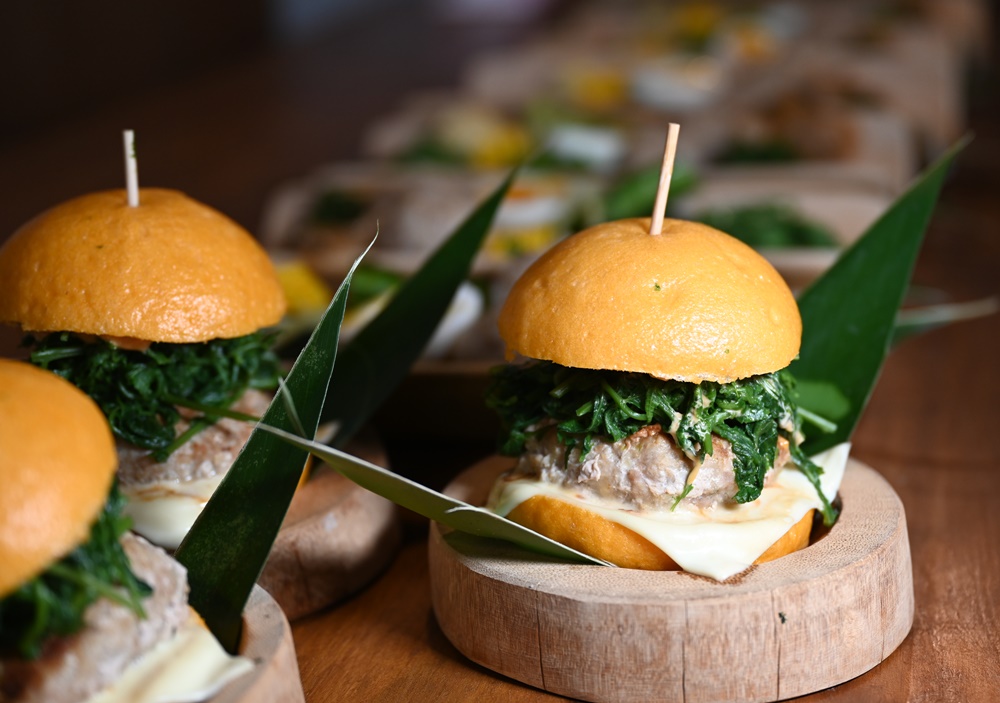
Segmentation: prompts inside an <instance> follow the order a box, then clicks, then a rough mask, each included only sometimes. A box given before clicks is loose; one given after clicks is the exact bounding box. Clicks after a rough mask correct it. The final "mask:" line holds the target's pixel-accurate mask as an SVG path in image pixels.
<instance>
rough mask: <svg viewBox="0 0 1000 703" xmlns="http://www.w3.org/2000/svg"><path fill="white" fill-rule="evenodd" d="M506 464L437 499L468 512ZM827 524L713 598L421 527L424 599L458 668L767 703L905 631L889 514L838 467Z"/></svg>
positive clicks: (905, 590)
mask: <svg viewBox="0 0 1000 703" xmlns="http://www.w3.org/2000/svg"><path fill="white" fill-rule="evenodd" d="M510 463H511V460H510V459H505V458H500V457H493V458H490V459H487V460H485V461H484V462H481V463H480V464H477V465H476V466H474V467H472V468H471V469H469V470H468V471H466V472H464V473H463V474H462V475H460V476H459V477H458V478H457V479H456V480H455V481H454V482H453V483H452V484H451V485H450V486H448V488H447V489H446V492H448V493H449V494H450V495H452V496H454V497H457V498H461V499H463V500H466V501H468V502H470V503H473V504H476V505H481V504H482V503H483V502H484V501H485V497H486V494H487V492H488V490H489V487H490V486H491V485H492V483H493V480H494V479H495V477H496V476H497V475H499V474H500V473H501V472H502V471H504V470H505V469H507V468H508V467H509V466H510ZM840 497H841V500H842V502H843V510H842V514H841V516H840V519H839V520H838V521H837V523H836V524H835V525H834V526H833V527H832V528H831V529H830V530H829V532H828V533H827V534H826V535H825V536H823V537H822V538H821V539H819V540H818V541H816V542H815V543H814V544H812V545H810V546H809V547H807V548H806V549H804V550H802V551H799V552H796V553H794V554H791V555H788V556H785V557H783V558H781V559H778V560H776V561H773V562H770V563H767V564H762V565H759V566H755V567H751V568H750V569H748V570H747V571H745V572H743V573H742V574H738V575H736V576H734V577H732V578H730V579H729V580H727V581H725V582H722V583H719V582H716V581H712V580H711V579H707V578H704V577H700V576H694V575H692V574H688V573H684V572H670V571H665V572H651V571H636V570H630V569H619V568H612V567H602V566H585V565H573V564H564V563H557V562H553V561H551V560H546V559H545V558H543V557H539V556H535V555H532V554H530V553H528V552H526V551H524V550H521V549H518V548H516V547H513V546H512V545H509V544H506V543H503V542H500V541H493V540H485V539H478V538H473V537H469V536H467V535H464V534H461V533H458V532H451V531H449V530H447V528H443V527H441V526H440V525H438V524H436V523H432V524H431V531H430V541H429V545H428V551H429V558H430V579H431V598H432V602H433V607H434V611H435V613H436V615H437V620H438V622H439V624H440V626H441V629H442V631H443V632H444V634H445V635H446V636H447V637H448V639H449V640H451V642H452V643H453V644H454V645H455V647H457V648H458V649H459V651H461V652H462V653H463V654H464V655H465V656H467V657H468V658H469V659H471V660H473V661H475V662H477V663H479V664H482V665H483V666H486V667H488V668H490V669H492V670H494V671H497V672H499V673H501V674H504V675H506V676H509V677H511V678H514V679H517V680H518V681H522V682H524V683H527V684H530V685H532V686H536V687H538V688H542V689H545V690H547V691H551V692H553V693H558V694H561V695H565V696H571V697H574V698H580V699H583V700H588V701H643V702H645V701H681V700H683V701H685V703H696V702H698V703H700V702H705V703H708V702H711V701H720V702H721V701H736V700H739V701H775V700H782V699H786V698H794V697H795V696H801V695H804V694H806V693H811V692H813V691H818V690H821V689H823V688H827V687H830V686H833V685H835V684H838V683H841V682H843V681H847V680H848V679H851V678H854V677H856V676H858V675H860V674H863V673H864V672H866V671H868V670H869V669H871V668H873V667H874V666H876V665H878V664H879V662H881V661H882V660H884V659H885V658H886V657H887V656H889V654H890V653H892V652H893V650H895V649H896V647H897V646H899V644H900V642H902V641H903V638H904V637H906V634H907V633H908V632H909V631H910V626H911V625H912V623H913V574H912V567H911V564H910V547H909V541H908V539H907V534H906V517H905V515H904V512H903V505H902V503H901V502H900V500H899V498H898V497H897V496H896V494H895V492H894V491H893V490H892V488H891V487H890V486H889V484H888V483H887V482H886V481H885V479H883V478H882V477H881V476H880V475H879V474H878V473H876V472H875V471H874V470H872V469H871V468H869V467H867V466H865V465H864V464H861V463H859V462H857V461H853V460H851V461H849V463H848V467H847V471H846V473H845V475H844V480H843V483H842V485H841V488H840Z"/></svg>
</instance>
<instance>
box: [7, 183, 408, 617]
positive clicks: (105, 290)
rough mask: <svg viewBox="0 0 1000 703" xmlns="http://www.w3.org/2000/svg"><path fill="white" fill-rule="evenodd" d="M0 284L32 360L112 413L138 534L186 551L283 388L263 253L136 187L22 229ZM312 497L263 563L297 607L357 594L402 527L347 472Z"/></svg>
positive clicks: (308, 490) (247, 239) (184, 201)
mask: <svg viewBox="0 0 1000 703" xmlns="http://www.w3.org/2000/svg"><path fill="white" fill-rule="evenodd" d="M130 186H131V184H130ZM133 199H134V203H133ZM0 289H2V295H0V323H8V324H14V325H17V326H19V328H20V329H21V330H22V331H23V332H24V333H26V335H27V337H26V343H27V347H28V353H29V359H30V361H31V362H32V363H33V364H35V365H37V366H40V367H42V368H46V369H49V370H51V371H53V372H55V373H57V374H59V375H60V376H62V377H64V378H66V379H67V380H69V381H70V382H71V383H73V384H75V385H76V386H77V387H79V388H80V389H81V390H83V391H84V392H85V393H87V394H88V395H89V396H90V397H91V398H93V399H94V400H95V402H96V403H97V404H98V406H99V407H100V408H101V410H102V411H103V412H104V414H105V416H106V417H107V418H108V420H109V422H110V424H111V427H112V430H113V431H114V435H115V440H116V449H117V455H118V473H117V477H118V482H119V485H120V486H121V490H122V493H123V494H124V496H125V497H126V498H127V500H128V502H127V503H126V505H125V508H124V511H125V514H126V515H127V516H129V517H130V518H131V519H132V523H133V529H134V530H135V531H136V532H138V533H139V534H141V535H142V536H144V537H145V538H147V539H149V540H150V541H151V542H153V543H155V544H158V545H160V546H161V547H163V548H165V549H168V550H173V549H176V548H177V547H178V545H179V544H180V543H181V541H182V539H183V538H184V535H185V534H187V532H188V530H189V529H190V528H191V525H192V524H193V523H194V521H195V519H196V518H197V517H198V515H199V514H200V513H201V511H202V509H203V507H204V506H205V504H206V503H207V502H208V500H209V498H210V497H211V496H212V494H213V493H214V492H215V489H216V488H217V487H218V485H219V484H220V483H221V482H222V480H223V478H224V477H225V475H226V473H227V472H228V471H229V468H230V467H231V466H232V463H233V461H235V459H236V457H237V455H238V454H239V452H240V450H241V449H242V447H243V445H244V444H245V443H246V441H247V439H248V438H249V436H250V433H251V432H252V430H253V423H254V422H255V421H256V419H257V418H258V417H259V416H260V415H261V414H262V413H263V412H264V411H265V410H266V409H267V407H268V404H269V403H270V400H271V395H270V391H271V390H272V389H274V388H275V387H277V385H278V380H279V374H280V368H279V360H278V357H277V355H276V354H275V353H274V351H273V350H272V349H271V341H272V339H273V335H272V334H270V332H269V331H268V328H269V327H271V326H273V325H275V324H276V323H278V322H279V321H280V320H281V318H282V315H283V314H284V312H285V308H286V303H285V296H284V293H283V291H282V287H281V284H280V282H279V279H278V277H277V275H276V273H275V270H274V266H273V265H272V263H271V261H270V260H269V258H268V256H267V254H266V252H265V251H264V250H263V249H262V248H261V247H260V245H259V244H257V242H256V241H254V239H253V237H252V236H251V235H250V234H249V233H248V232H247V231H246V230H244V229H243V228H242V227H240V226H239V225H237V224H236V223H235V222H233V221H232V220H230V219H229V218H227V217H225V216H224V215H222V214H221V213H219V212H217V211H215V210H213V209H212V208H210V207H208V206H206V205H203V204H202V203H199V202H197V201H195V200H193V199H191V198H189V197H188V196H186V195H184V194H183V193H180V192H177V191H173V190H165V189H158V188H143V189H141V190H140V189H138V187H137V186H136V187H135V188H134V192H133V189H132V188H131V187H130V188H129V189H125V190H112V191H105V192H100V193H91V194H88V195H83V196H80V197H77V198H74V199H71V200H69V201H67V202H64V203H62V204H59V205H57V206H55V207H53V208H51V209H49V210H48V211H46V212H44V213H42V214H40V215H39V216H37V217H35V218H34V219H33V220H31V221H30V222H28V223H26V224H25V225H24V226H22V227H21V228H20V229H19V230H18V231H17V232H15V233H14V235H13V236H11V237H10V239H9V240H8V241H7V242H5V243H4V245H3V247H0ZM301 491H302V493H303V495H302V496H301V498H298V499H297V500H296V503H301V505H296V504H295V503H293V506H292V514H291V515H290V516H289V519H288V521H287V523H286V526H287V527H288V528H289V533H288V534H287V535H286V536H285V537H284V538H281V539H279V540H278V542H277V544H276V546H275V554H274V565H273V566H269V567H268V568H267V569H266V571H265V583H267V584H269V585H270V586H271V587H273V588H275V589H276V591H277V593H276V594H275V596H276V598H277V600H278V601H279V603H281V605H282V606H283V607H284V606H287V607H288V608H290V612H289V615H290V617H296V616H298V615H302V614H304V613H306V612H312V611H313V610H315V609H318V608H320V607H323V606H325V605H328V604H330V603H331V602H333V601H334V600H336V599H338V598H340V597H342V596H344V595H346V594H347V593H350V592H353V591H354V590H356V589H357V588H359V587H360V586H361V585H362V584H363V583H364V582H366V581H367V580H368V579H370V578H371V577H372V576H373V575H374V574H375V573H377V571H378V569H379V568H381V567H382V566H384V564H385V563H386V562H387V561H388V560H389V559H391V557H392V555H393V553H394V552H393V549H392V546H393V545H394V544H395V541H396V537H395V535H396V530H397V528H396V524H395V513H394V510H393V507H392V504H391V503H390V502H389V501H386V500H384V499H382V498H379V497H377V496H374V495H372V494H369V493H368V492H367V491H364V490H363V489H360V488H358V487H356V486H354V485H353V484H350V483H349V482H347V481H342V480H337V479H334V478H332V477H329V476H326V477H319V478H318V479H317V480H316V481H309V482H306V481H304V482H303V484H302V487H301ZM310 530H311V531H312V532H313V533H314V535H313V536H311V537H310V536H308V534H307V533H308V532H309V531H310ZM286 550H287V553H285V552H286ZM314 570H315V571H314Z"/></svg>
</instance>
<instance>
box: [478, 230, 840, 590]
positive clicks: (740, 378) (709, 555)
mask: <svg viewBox="0 0 1000 703" xmlns="http://www.w3.org/2000/svg"><path fill="white" fill-rule="evenodd" d="M499 327H500V335H501V337H502V338H503V339H504V342H505V343H506V345H507V353H508V357H509V358H512V357H514V356H515V355H519V356H522V357H527V358H528V359H529V361H528V363H522V364H519V365H510V366H507V367H504V368H502V369H500V370H499V371H497V372H496V373H495V376H494V379H493V382H492V385H491V388H490V391H489V394H488V399H487V402H488V404H489V405H490V406H491V407H493V408H494V409H495V410H496V411H497V412H498V414H499V415H500V419H501V423H502V425H503V436H502V439H501V451H502V452H503V453H505V454H509V455H513V456H517V457H518V459H517V464H516V466H515V467H514V468H513V469H512V470H511V471H510V472H508V473H507V474H505V475H504V476H502V477H501V478H500V479H499V480H498V482H497V484H496V485H495V486H494V489H493V492H492V495H491V497H490V507H491V508H492V509H494V510H495V511H497V512H498V513H500V514H502V515H506V516H507V517H509V518H510V519H512V520H514V521H516V522H519V523H522V524H524V525H525V526H527V527H530V528H532V529H534V530H536V531H538V532H541V533H543V534H545V535H547V536H549V537H551V538H553V539H555V540H557V541H560V542H563V543H565V544H567V545H569V546H571V547H574V548H576V549H578V550H580V551H582V552H585V553H587V554H590V555H592V556H595V557H598V558H600V559H603V560H605V561H609V562H611V563H614V564H617V565H619V566H623V567H629V568H638V569H664V570H665V569H678V568H680V569H683V570H686V571H690V572H694V573H698V574H702V575H706V576H709V577H712V578H715V579H718V580H724V579H726V578H728V577H729V576H732V575H734V574H736V573H739V572H740V571H743V570H744V569H746V568H747V567H749V566H751V565H752V564H754V563H760V562H763V561H769V560H771V559H775V558H778V557H780V556H782V555H784V554H787V553H789V552H793V551H795V550H797V549H801V548H803V547H805V546H806V545H807V544H808V541H809V535H810V530H811V528H812V524H813V515H814V511H816V510H819V511H820V512H821V513H822V514H823V516H824V520H825V522H826V523H827V524H830V523H832V521H833V520H834V519H835V511H834V509H833V507H832V505H831V501H832V500H833V499H834V497H835V495H836V492H837V488H838V486H839V481H840V477H841V476H842V473H843V468H844V464H845V462H846V445H841V446H840V447H838V448H835V449H834V450H830V452H828V453H827V454H825V455H823V456H821V457H816V458H815V460H813V459H810V458H809V457H807V456H806V455H805V454H804V452H803V451H802V449H801V448H800V444H801V443H802V441H803V439H804V435H803V431H802V425H803V414H804V413H802V412H801V411H800V410H799V409H798V408H797V406H796V395H795V380H794V378H792V376H791V375H790V374H789V373H788V371H787V370H786V369H785V367H787V366H788V364H789V363H790V362H791V361H792V360H793V359H794V358H795V357H796V356H797V355H798V352H799V344H800V339H801V334H802V321H801V318H800V316H799V311H798V307H797V305H796V303H795V299H794V298H793V296H792V293H791V292H790V290H789V289H788V286H787V285H786V284H785V282H784V281H783V280H782V278H781V276H780V275H779V274H778V273H777V272H776V271H775V270H774V268H773V267H772V266H771V265H770V264H769V263H768V262H767V261H766V260H765V259H763V258H762V257H761V256H760V255H759V254H757V253H756V252H755V251H754V250H753V249H751V248H750V247H748V246H747V245H745V244H743V243H742V242H740V241H739V240H737V239H735V238H733V237H730V236H729V235H727V234H724V233H722V232H720V231H718V230H715V229H713V228H711V227H707V226H705V225H701V224H698V223H694V222H686V221H681V220H670V219H668V220H665V221H664V224H663V231H662V234H659V235H651V234H649V220H648V219H631V220H619V221H615V222H609V223H607V224H603V225H599V226H597V227H593V228H591V229H588V230H585V231H583V232H581V233H579V234H577V235H574V236H572V237H570V238H568V239H565V240H563V241H562V242H560V243H559V244H557V245H556V246H555V247H553V248H552V249H550V250H549V251H548V252H547V253H546V254H545V255H544V256H542V257H541V258H540V259H539V260H537V261H536V262H535V263H534V264H533V265H532V266H531V267H530V268H529V269H528V270H527V271H526V272H525V273H524V275H523V276H522V277H521V278H520V279H519V280H518V281H517V282H516V283H515V285H514V287H513V289H512V290H511V293H510V295H509V297H508V298H507V301H506V302H505V304H504V306H503V308H502V310H501V312H500V318H499Z"/></svg>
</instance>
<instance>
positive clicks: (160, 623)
mask: <svg viewBox="0 0 1000 703" xmlns="http://www.w3.org/2000/svg"><path fill="white" fill-rule="evenodd" d="M122 546H123V547H124V548H125V553H126V554H127V555H128V557H129V560H130V561H131V563H132V570H133V571H134V572H135V574H136V576H138V577H139V578H141V579H142V580H143V581H145V582H146V583H148V584H149V585H150V586H151V587H152V588H153V593H152V595H150V596H149V597H148V598H146V599H144V600H143V608H144V609H145V611H146V617H145V618H144V619H140V618H139V617H137V616H136V615H135V613H133V612H132V611H131V610H129V609H128V608H126V607H125V606H122V605H119V604H117V603H112V602H111V601H108V600H103V599H102V600H99V601H97V602H95V603H93V604H92V605H91V606H90V607H89V608H88V609H87V612H86V613H85V614H84V620H85V622H86V627H85V628H84V629H83V630H81V631H80V632H78V633H77V634H75V635H71V636H69V637H64V638H59V639H56V640H53V641H50V642H48V643H46V646H45V650H44V651H43V652H42V656H41V657H39V658H38V659H36V660H33V661H26V660H22V659H7V660H0V701H3V702H4V703H15V702H16V703H76V702H77V701H82V700H86V699H87V698H89V697H90V696H91V695H93V694H94V693H96V692H97V691H100V690H102V689H104V688H107V687H108V686H109V685H110V684H111V683H112V682H113V681H115V680H116V679H118V678H119V677H120V676H121V675H122V672H123V671H124V670H125V668H126V667H127V666H128V665H129V664H131V663H132V662H133V661H135V660H136V659H137V658H138V657H140V656H141V655H142V654H144V653H146V652H147V651H149V650H150V649H152V648H153V647H154V646H155V645H157V644H159V643H160V642H163V641H166V640H168V639H169V638H171V637H173V636H174V635H175V634H176V633H177V630H178V629H179V628H180V626H181V625H182V624H183V623H184V622H185V620H186V619H187V617H188V606H187V592H188V587H187V571H186V570H185V569H184V567H183V566H181V565H180V564H178V563H177V562H176V561H174V560H173V559H171V558H170V557H169V556H167V554H166V552H164V551H163V550H162V549H160V548H159V547H155V546H153V545H151V544H150V543H149V542H147V541H146V540H144V539H143V538H142V537H139V536H137V535H133V534H126V535H125V536H124V537H122Z"/></svg>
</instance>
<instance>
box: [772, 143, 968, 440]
mask: <svg viewBox="0 0 1000 703" xmlns="http://www.w3.org/2000/svg"><path fill="white" fill-rule="evenodd" d="M968 142H969V138H968V137H967V138H964V139H962V140H960V141H959V142H958V143H957V144H955V145H954V146H953V147H951V148H950V149H949V150H948V151H947V152H946V153H945V154H944V155H943V156H942V157H941V158H940V159H938V161H937V162H936V163H934V164H933V165H932V166H931V167H930V168H929V169H928V170H927V171H926V172H925V173H924V174H923V175H922V176H921V177H920V178H919V179H918V180H917V181H916V182H915V183H914V184H913V185H912V186H911V187H910V189H909V190H908V191H907V192H906V193H904V194H903V195H902V196H901V197H900V198H899V199H897V200H896V202H895V203H893V205H892V207H890V208H889V210H888V211H887V212H886V213H885V214H884V215H882V217H881V218H879V220H878V221H877V222H875V224H873V225H872V226H871V227H870V228H869V229H868V231H867V232H865V234H864V236H863V237H861V239H859V240H858V241H857V242H856V243H855V244H854V246H852V247H851V248H850V249H848V250H847V251H846V252H844V254H843V255H842V256H841V257H840V258H839V259H838V260H837V263H836V264H834V265H833V267H831V268H830V269H829V270H828V271H827V272H826V273H825V274H824V275H823V277H822V278H820V279H819V280H818V281H816V282H815V283H814V284H813V285H812V286H811V287H810V288H809V289H808V290H807V291H806V292H805V293H803V295H802V297H801V299H800V300H799V310H800V311H801V313H802V348H801V350H800V352H799V358H798V360H796V361H795V362H793V363H792V365H791V371H792V373H793V374H795V376H796V377H797V378H799V379H801V380H802V381H805V382H806V383H810V382H813V383H815V382H820V383H826V384H832V385H833V386H835V387H836V389H837V390H838V391H839V392H840V394H841V395H842V396H843V397H844V398H846V399H847V401H848V403H849V406H850V407H849V410H848V411H847V412H846V413H845V414H844V416H843V417H841V418H838V420H837V429H836V431H834V432H832V433H829V434H820V433H813V434H812V435H811V436H810V437H809V439H808V440H807V441H806V444H805V447H804V448H805V450H806V453H807V454H816V453H818V452H820V451H823V450H824V449H828V448H830V447H832V446H834V445H835V444H839V443H840V442H844V441H847V440H848V439H849V438H850V436H851V433H852V432H853V431H854V427H855V426H856V425H857V423H858V419H859V418H860V417H861V413H862V411H863V410H864V408H865V405H866V404H867V402H868V398H869V397H870V396H871V393H872V390H873V388H874V387H875V381H876V380H877V379H878V375H879V371H880V370H881V368H882V364H883V362H884V361H885V358H886V355H887V354H888V352H889V347H890V343H891V341H892V336H893V330H894V327H895V320H896V313H897V311H898V310H899V306H900V304H901V303H902V302H903V296H904V294H905V293H906V288H907V285H908V284H909V281H910V274H911V273H912V271H913V265H914V263H915V262H916V259H917V253H918V252H919V251H920V243H921V241H922V240H923V236H924V231H925V230H926V229H927V224H928V222H929V221H930V218H931V213H932V212H933V211H934V205H935V203H936V202H937V197H938V193H939V192H940V191H941V184H942V183H943V181H944V178H945V175H946V174H947V172H948V169H949V167H950V166H951V164H952V161H953V160H954V159H955V156H956V155H957V154H958V153H959V152H960V151H961V150H962V149H964V148H965V146H966V144H968ZM803 407H806V409H808V410H814V411H819V410H818V409H814V408H810V407H808V405H806V404H805V403H804V404H803Z"/></svg>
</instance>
